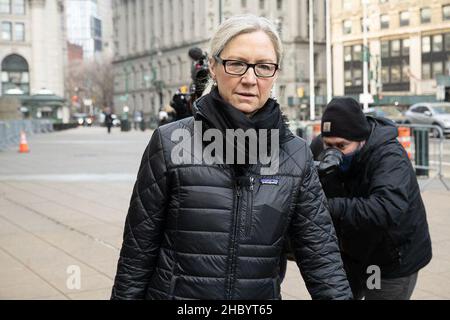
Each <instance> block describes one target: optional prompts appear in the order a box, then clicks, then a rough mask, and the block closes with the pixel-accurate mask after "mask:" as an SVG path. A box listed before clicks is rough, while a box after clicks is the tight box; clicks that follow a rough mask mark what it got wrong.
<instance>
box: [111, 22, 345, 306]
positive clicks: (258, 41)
mask: <svg viewBox="0 0 450 320" xmlns="http://www.w3.org/2000/svg"><path fill="white" fill-rule="evenodd" d="M210 52H211V54H212V58H211V60H210V61H209V63H210V71H211V76H212V79H213V80H214V86H213V88H212V90H211V92H210V93H209V94H206V95H204V96H203V97H202V98H201V99H199V100H197V102H196V103H195V106H194V117H190V118H186V119H184V120H181V121H178V122H173V123H171V124H168V125H165V126H162V127H160V128H159V129H157V130H156V131H155V133H154V134H153V137H152V139H151V141H150V144H149V145H148V147H147V150H146V151H145V153H144V156H143V158H142V164H141V168H140V170H139V174H138V177H137V181H136V184H135V187H134V190H133V195H132V198H131V203H130V208H129V211H128V216H127V219H126V223H125V231H124V241H123V245H122V250H121V253H120V259H119V262H118V267H117V274H116V277H115V282H114V287H113V291H112V299H207V300H211V299H220V300H226V299H245V300H247V299H281V292H280V285H281V278H280V266H281V265H282V264H281V263H280V262H281V261H283V260H284V256H283V246H284V243H285V240H286V239H287V238H290V239H291V243H292V247H293V251H294V253H295V256H296V258H297V261H298V266H299V268H300V270H301V273H302V275H303V278H304V280H305V283H306V286H307V288H308V290H309V293H310V294H311V296H312V298H313V299H351V298H352V295H351V291H350V287H349V284H348V281H347V279H346V276H345V272H344V269H343V265H342V261H341V256H340V252H339V249H338V244H337V239H336V236H335V231H334V228H333V223H332V220H331V217H330V215H329V213H328V211H327V209H326V206H325V201H326V199H325V196H324V193H323V191H322V189H321V186H320V182H319V179H318V176H317V172H316V170H315V169H314V164H313V159H312V154H311V152H310V150H309V148H308V147H307V145H306V143H305V141H303V140H302V139H300V138H298V137H295V136H294V135H293V134H292V133H291V132H290V131H289V129H288V128H287V126H286V124H285V122H284V120H283V117H282V114H281V111H280V106H279V105H278V103H277V102H276V101H275V100H274V99H272V98H270V94H271V90H272V88H273V86H274V83H275V81H276V79H277V77H278V73H279V65H280V63H281V59H282V44H281V40H280V37H279V35H278V33H277V31H276V28H275V27H274V26H273V24H272V23H271V22H269V20H267V19H265V18H260V17H256V16H252V15H245V16H237V17H232V18H230V19H229V20H227V21H225V22H224V23H223V24H222V25H221V26H220V27H219V29H218V31H217V32H216V33H215V34H214V36H213V37H212V42H211V49H210ZM194 120H196V121H199V122H201V123H202V124H203V128H204V129H206V128H210V129H216V130H218V131H220V132H221V133H225V131H226V130H229V129H235V130H236V129H243V130H263V129H266V130H269V131H271V132H272V131H274V130H278V132H279V145H280V150H281V151H280V152H279V154H277V156H278V157H279V164H280V165H279V170H278V173H277V174H276V175H273V176H264V175H261V170H260V169H261V167H262V165H261V163H258V164H251V163H249V162H246V163H244V164H212V165H211V164H206V163H205V162H204V161H203V162H202V163H201V164H191V165H185V164H181V165H180V164H176V163H174V161H173V159H172V151H173V148H174V145H175V144H174V142H173V141H171V136H172V133H173V132H174V131H175V130H177V129H178V130H180V129H187V130H188V132H190V133H192V134H193V132H194V130H196V128H198V127H197V126H194ZM199 133H200V134H202V132H199ZM206 145H207V143H205V145H204V147H205V146H206ZM237 147H238V146H237V144H236V143H234V149H235V150H233V151H236V149H237Z"/></svg>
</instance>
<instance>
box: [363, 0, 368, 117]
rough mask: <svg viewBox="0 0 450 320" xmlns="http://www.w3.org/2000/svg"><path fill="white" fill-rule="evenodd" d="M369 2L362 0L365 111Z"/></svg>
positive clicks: (365, 108)
mask: <svg viewBox="0 0 450 320" xmlns="http://www.w3.org/2000/svg"><path fill="white" fill-rule="evenodd" d="M367 3H368V0H362V9H363V91H364V93H363V96H364V97H363V104H364V111H367V110H368V109H369V98H368V96H369V42H368V39H367Z"/></svg>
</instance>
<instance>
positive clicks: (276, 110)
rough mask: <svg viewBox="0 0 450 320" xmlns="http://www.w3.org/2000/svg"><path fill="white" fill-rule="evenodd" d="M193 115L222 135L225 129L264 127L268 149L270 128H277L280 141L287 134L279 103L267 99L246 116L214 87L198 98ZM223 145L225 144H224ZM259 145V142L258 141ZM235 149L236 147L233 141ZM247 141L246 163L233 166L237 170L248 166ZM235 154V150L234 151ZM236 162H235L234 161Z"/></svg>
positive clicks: (224, 133)
mask: <svg viewBox="0 0 450 320" xmlns="http://www.w3.org/2000/svg"><path fill="white" fill-rule="evenodd" d="M194 110H195V111H194V113H195V117H196V118H197V119H198V118H202V120H204V123H205V124H206V128H204V129H205V130H206V129H208V128H215V129H218V130H220V131H221V132H222V133H223V135H224V137H225V135H226V130H227V129H234V130H237V129H242V130H244V131H247V130H249V129H253V130H256V131H257V132H258V130H260V129H266V130H269V132H268V143H269V145H268V150H269V151H270V130H273V129H278V130H279V134H280V144H281V141H283V139H284V138H285V137H286V136H287V134H288V129H287V125H286V123H285V121H284V118H283V115H282V113H281V110H280V106H279V104H278V103H277V102H276V101H275V100H273V99H269V100H267V102H266V104H265V105H264V106H263V107H262V108H261V109H259V110H258V111H257V112H256V113H255V114H254V115H253V116H251V117H248V116H247V115H246V114H245V113H243V112H242V111H240V110H238V109H236V108H235V107H233V106H232V105H231V104H229V103H228V102H226V101H225V100H223V99H222V97H221V96H220V94H219V90H218V89H217V88H214V89H213V90H212V91H211V93H210V94H208V95H206V96H204V97H202V98H201V99H199V100H198V101H197V102H196V104H195V107H194ZM224 145H225V144H224ZM258 145H259V143H258ZM234 147H235V150H236V149H237V146H236V143H235V146H234ZM248 150H249V147H248V142H247V141H246V147H245V153H246V165H243V166H235V167H236V168H237V169H239V171H241V170H242V169H243V168H247V167H248ZM235 154H237V152H235ZM235 163H236V162H235Z"/></svg>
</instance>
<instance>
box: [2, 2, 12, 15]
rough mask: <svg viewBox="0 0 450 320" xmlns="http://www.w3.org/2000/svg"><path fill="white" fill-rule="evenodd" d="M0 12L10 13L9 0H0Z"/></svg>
mask: <svg viewBox="0 0 450 320" xmlns="http://www.w3.org/2000/svg"><path fill="white" fill-rule="evenodd" d="M0 13H11V0H0Z"/></svg>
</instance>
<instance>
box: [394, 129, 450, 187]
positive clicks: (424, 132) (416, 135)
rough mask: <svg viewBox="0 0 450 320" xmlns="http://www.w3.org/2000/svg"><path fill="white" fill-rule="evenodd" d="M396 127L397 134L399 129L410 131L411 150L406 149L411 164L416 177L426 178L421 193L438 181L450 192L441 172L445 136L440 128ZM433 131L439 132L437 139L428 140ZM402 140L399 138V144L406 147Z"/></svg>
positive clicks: (402, 138)
mask: <svg viewBox="0 0 450 320" xmlns="http://www.w3.org/2000/svg"><path fill="white" fill-rule="evenodd" d="M398 127H399V129H400V130H399V132H400V131H401V128H409V129H410V145H411V148H410V149H409V150H408V148H406V149H407V151H408V152H409V153H410V154H411V156H410V159H411V163H412V164H413V167H414V169H415V170H416V173H417V175H418V176H427V177H428V178H427V179H426V181H425V182H424V183H423V184H422V187H421V191H424V190H425V189H426V188H427V187H428V186H429V185H430V184H431V182H433V181H434V180H439V181H440V182H441V183H442V184H443V186H444V187H445V188H446V189H447V190H448V191H450V187H449V186H448V184H447V183H446V182H445V176H444V170H443V167H444V144H445V135H444V132H443V131H442V128H441V127H440V126H436V125H422V124H398ZM433 130H436V131H437V132H439V138H430V135H431V133H432V132H433ZM404 139H405V137H404V136H403V137H402V136H401V137H400V142H401V143H402V144H403V145H404V146H408V144H405V143H404V141H405V140H404ZM406 141H407V140H406ZM449 155H450V153H449Z"/></svg>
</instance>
